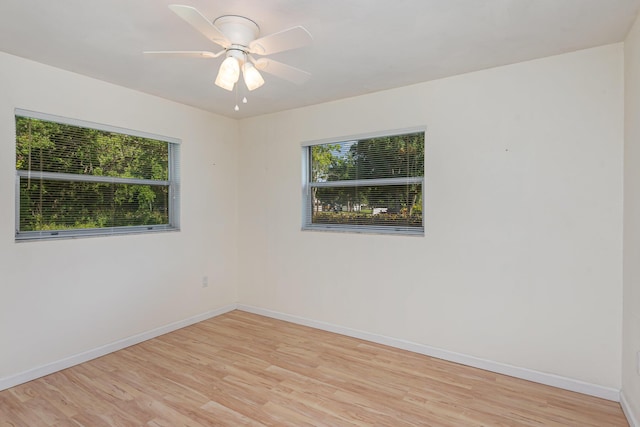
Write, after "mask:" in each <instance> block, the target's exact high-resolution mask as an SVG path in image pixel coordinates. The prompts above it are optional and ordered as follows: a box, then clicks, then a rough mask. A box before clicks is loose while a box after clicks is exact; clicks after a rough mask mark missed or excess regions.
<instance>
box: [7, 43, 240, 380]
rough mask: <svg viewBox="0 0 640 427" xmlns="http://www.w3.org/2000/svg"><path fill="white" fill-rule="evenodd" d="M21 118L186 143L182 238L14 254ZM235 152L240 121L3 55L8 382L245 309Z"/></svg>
mask: <svg viewBox="0 0 640 427" xmlns="http://www.w3.org/2000/svg"><path fill="white" fill-rule="evenodd" d="M16 107H18V108H24V109H29V110H35V111H40V112H45V113H50V114H56V115H60V116H66V117H71V118H76V119H82V120H89V121H93V122H99V123H105V124H109V125H114V126H120V127H124V128H130V129H136V130H141V131H146V132H151V133H155V134H160V135H166V136H171V137H177V138H180V139H182V142H183V144H182V148H181V156H182V163H181V164H182V173H181V177H182V203H181V206H182V210H181V213H182V221H181V225H182V231H180V232H173V233H159V234H154V235H133V236H122V237H96V238H84V239H76V240H63V241H47V242H22V243H15V242H14V224H15V218H14V216H15V214H14V202H13V201H14V197H15V193H14V182H15V178H14V176H15V129H14V122H13V116H14V108H16ZM237 140H238V124H237V122H235V121H232V120H229V119H223V118H221V117H218V116H215V115H212V114H208V113H205V112H202V111H200V110H196V109H194V108H190V107H187V106H184V105H179V104H175V103H172V102H169V101H166V100H162V99H160V98H156V97H152V96H149V95H145V94H142V93H139V92H134V91H131V90H127V89H124V88H122V87H118V86H114V85H111V84H108V83H104V82H100V81H97V80H93V79H90V78H86V77H82V76H79V75H76V74H73V73H70V72H66V71H62V70H59V69H55V68H51V67H47V66H44V65H41V64H37V63H34V62H30V61H26V60H23V59H20V58H17V57H14V56H10V55H6V54H0V200H1V201H2V202H1V203H0V348H1V349H2V350H1V351H0V380H1V379H2V378H3V377H4V378H6V377H9V376H14V375H16V374H19V373H22V372H24V371H26V370H29V369H32V368H35V367H38V366H40V365H45V364H50V363H52V362H55V361H58V360H60V359H62V358H65V357H67V356H71V355H76V354H78V353H81V352H83V351H87V350H92V349H95V348H96V347H99V346H102V345H105V344H108V343H111V342H114V341H116V340H120V339H123V338H126V337H130V336H132V335H135V334H138V333H141V332H146V331H149V330H151V329H154V328H157V327H160V326H163V325H167V324H169V323H172V322H175V321H178V320H183V319H187V318H189V317H192V316H194V315H198V314H201V313H205V312H207V311H209V310H212V309H215V308H219V307H222V306H225V305H227V304H230V303H234V302H235V301H236V300H237V292H236V289H237V279H236V275H237V245H236V234H237V188H236V186H235V185H234V179H230V178H229V177H235V174H236V171H237ZM204 275H208V276H209V282H210V285H209V287H208V288H206V289H203V288H202V286H201V280H202V276H204Z"/></svg>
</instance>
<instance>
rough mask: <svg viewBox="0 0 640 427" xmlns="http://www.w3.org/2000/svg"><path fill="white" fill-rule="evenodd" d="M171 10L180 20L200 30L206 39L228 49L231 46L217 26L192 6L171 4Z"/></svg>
mask: <svg viewBox="0 0 640 427" xmlns="http://www.w3.org/2000/svg"><path fill="white" fill-rule="evenodd" d="M169 9H171V10H172V11H173V13H175V14H176V15H178V16H179V17H180V18H182V19H184V20H185V21H187V23H188V24H190V25H191V26H192V27H193V28H195V29H196V30H198V31H199V32H200V33H201V34H203V35H204V36H205V37H206V38H208V39H209V40H211V41H212V42H214V43H217V44H219V45H220V46H222V47H224V48H227V47H229V46H230V43H229V40H227V38H226V37H225V35H224V34H222V31H220V30H219V29H218V28H217V27H216V26H215V25H213V24H212V23H211V21H209V20H208V19H207V18H206V17H205V16H204V15H203V14H201V13H200V12H198V9H196V8H195V7H191V6H183V5H180V4H170V5H169Z"/></svg>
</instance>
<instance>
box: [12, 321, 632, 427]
mask: <svg viewBox="0 0 640 427" xmlns="http://www.w3.org/2000/svg"><path fill="white" fill-rule="evenodd" d="M372 425H376V426H393V427H401V426H432V427H448V426H529V427H540V426H576V427H578V426H580V427H588V426H593V427H600V426H612V427H616V426H627V425H628V424H627V422H626V419H625V418H624V415H623V413H622V410H621V408H620V405H619V404H617V403H615V402H610V401H606V400H602V399H598V398H594V397H591V396H585V395H581V394H578V393H573V392H569V391H566V390H560V389H557V388H553V387H548V386H544V385H541V384H536V383H532V382H528V381H524V380H519V379H516V378H512V377H507V376H504V375H499V374H495V373H492V372H488V371H483V370H480V369H475V368H470V367H465V366H462V365H458V364H455V363H452V362H447V361H443V360H438V359H434V358H431V357H427V356H423V355H420V354H416V353H411V352H407V351H403V350H398V349H395V348H391V347H386V346H383V345H379V344H375V343H370V342H366V341H363V340H359V339H355V338H350V337H346V336H342V335H337V334H332V333H329V332H325V331H320V330H316V329H313V328H308V327H304V326H300V325H294V324H291V323H287V322H283V321H279V320H275V319H270V318H266V317H262V316H257V315H254V314H249V313H246V312H242V311H234V312H231V313H227V314H225V315H222V316H218V317H216V318H213V319H210V320H207V321H204V322H201V323H198V324H196V325H192V326H189V327H187V328H184V329H180V330H178V331H175V332H172V333H170V334H166V335H163V336H161V337H158V338H155V339H152V340H149V341H146V342H143V343H140V344H138V345H135V346H132V347H129V348H126V349H123V350H121V351H118V352H115V353H112V354H109V355H106V356H103V357H101V358H99V359H96V360H93V361H90V362H87V363H84V364H81V365H78V366H75V367H72V368H70V369H66V370H63V371H60V372H57V373H55V374H52V375H49V376H46V377H43V378H40V379H37V380H34V381H31V382H29V383H27V384H22V385H19V386H17V387H14V388H11V389H8V390H5V391H2V392H0V427H9V426H11V427H40V426H42V427H49V426H51V427H102V426H105V427H114V426H123V427H129V426H131V427H133V426H136V427H137V426H146V427H177V426H193V427H205V426H206V427H210V426H252V427H263V426H296V427H298V426H314V427H316V426H372Z"/></svg>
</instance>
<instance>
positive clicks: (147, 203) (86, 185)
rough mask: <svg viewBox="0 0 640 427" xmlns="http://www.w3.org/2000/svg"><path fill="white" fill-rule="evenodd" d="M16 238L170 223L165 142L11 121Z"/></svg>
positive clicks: (27, 120) (26, 120)
mask: <svg viewBox="0 0 640 427" xmlns="http://www.w3.org/2000/svg"><path fill="white" fill-rule="evenodd" d="M16 171H17V174H18V176H19V180H20V182H19V192H20V193H19V212H18V215H19V223H18V230H17V232H18V233H23V232H30V231H43V230H70V229H71V230H72V229H92V228H109V227H127V226H142V225H159V224H168V223H169V207H170V203H169V143H167V142H165V141H159V140H154V139H149V138H142V137H137V136H131V135H126V134H121V133H116V132H109V131H103V130H97V129H91V128H86V127H79V126H72V125H68V124H61V123H56V122H51V121H45V120H40V119H35V118H29V117H21V116H16Z"/></svg>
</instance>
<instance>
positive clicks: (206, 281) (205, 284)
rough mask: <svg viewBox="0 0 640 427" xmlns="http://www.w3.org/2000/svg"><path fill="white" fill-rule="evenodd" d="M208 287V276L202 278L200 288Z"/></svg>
mask: <svg viewBox="0 0 640 427" xmlns="http://www.w3.org/2000/svg"><path fill="white" fill-rule="evenodd" d="M208 286H209V276H202V287H203V288H206V287H208Z"/></svg>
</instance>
